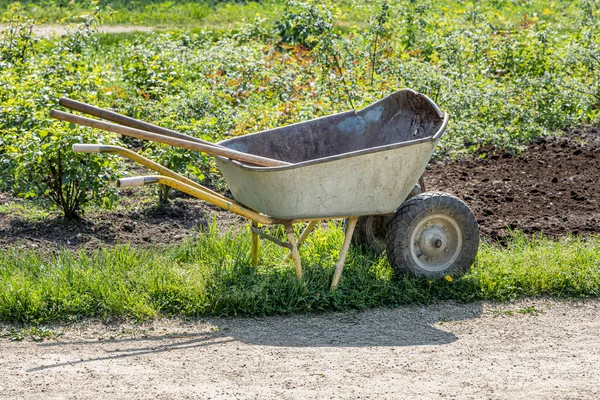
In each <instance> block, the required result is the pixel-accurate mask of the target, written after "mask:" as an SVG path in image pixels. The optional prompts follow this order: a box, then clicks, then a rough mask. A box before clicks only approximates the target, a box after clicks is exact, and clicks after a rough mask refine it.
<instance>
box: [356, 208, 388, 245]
mask: <svg viewBox="0 0 600 400" xmlns="http://www.w3.org/2000/svg"><path fill="white" fill-rule="evenodd" d="M391 220H392V217H391V216H389V215H367V216H366V217H360V218H358V221H357V222H356V228H354V235H352V244H354V245H357V246H364V247H367V248H369V249H371V250H373V251H374V252H376V253H378V254H380V253H383V252H384V251H385V248H386V237H387V231H388V227H389V225H390V221H391Z"/></svg>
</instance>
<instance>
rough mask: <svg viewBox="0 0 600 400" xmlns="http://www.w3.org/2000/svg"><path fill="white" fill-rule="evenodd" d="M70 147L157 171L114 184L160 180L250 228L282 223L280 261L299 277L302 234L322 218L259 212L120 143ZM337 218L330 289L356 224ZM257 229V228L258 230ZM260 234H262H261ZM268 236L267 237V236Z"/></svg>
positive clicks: (255, 243) (254, 250)
mask: <svg viewBox="0 0 600 400" xmlns="http://www.w3.org/2000/svg"><path fill="white" fill-rule="evenodd" d="M73 150H74V151H79V152H88V153H112V154H118V155H120V156H122V157H125V158H127V159H129V160H132V161H135V162H137V163H139V164H141V165H143V166H145V167H147V168H149V169H151V170H153V171H156V172H158V173H159V174H160V175H146V176H139V177H134V178H123V179H119V180H118V181H117V185H118V186H120V187H132V186H142V185H148V184H161V185H166V186H169V187H171V188H173V189H177V190H179V191H182V192H184V193H187V194H189V195H190V196H194V197H196V198H199V199H201V200H204V201H206V202H208V203H210V204H213V205H216V206H218V207H221V208H222V209H224V210H226V211H231V212H233V213H235V214H238V215H241V216H242V217H245V218H247V219H249V220H250V221H252V226H253V227H254V228H258V227H259V225H283V226H284V227H285V233H286V236H287V241H288V243H289V245H290V247H291V250H290V252H289V254H288V255H287V256H286V257H285V259H284V262H285V261H288V260H289V259H290V258H291V259H292V261H293V264H294V268H295V270H296V276H297V277H298V280H301V279H302V263H301V261H300V252H299V247H300V246H301V245H302V243H303V242H304V241H305V240H306V238H307V237H308V236H309V235H310V233H311V232H312V231H313V230H314V228H315V227H316V226H317V224H318V221H320V220H322V218H304V219H294V220H280V219H276V218H272V217H269V216H267V215H264V214H260V213H258V212H256V211H254V210H252V209H250V208H248V207H245V206H244V205H243V204H241V203H238V202H236V201H234V200H231V199H229V198H227V197H225V196H223V195H221V194H219V193H217V192H215V191H212V190H210V189H209V188H207V187H204V186H202V185H200V184H198V183H196V182H194V181H192V180H191V179H188V178H186V177H185V176H183V175H180V174H178V173H176V172H174V171H172V170H170V169H168V168H166V167H164V166H162V165H160V164H157V163H155V162H154V161H152V160H150V159H148V158H146V157H144V156H141V155H139V154H138V153H136V152H134V151H131V150H129V149H126V148H124V147H119V146H108V145H75V146H73ZM338 218H348V220H349V222H348V225H347V227H346V235H345V239H344V244H343V245H342V249H341V251H340V258H339V261H338V263H337V265H336V269H335V273H334V276H333V280H332V282H331V289H332V290H333V289H335V288H336V286H337V285H338V283H339V281H340V278H341V275H342V270H343V268H344V264H345V261H346V256H347V254H348V249H349V247H350V240H351V238H352V234H353V233H354V228H355V226H356V221H357V220H358V217H354V216H348V217H341V216H338V217H332V218H330V219H338ZM299 222H308V225H307V226H306V228H305V229H304V231H303V232H302V233H301V234H300V236H299V238H298V240H296V237H295V234H294V228H293V225H294V224H295V223H299ZM259 233H260V232H259ZM263 236H264V235H263ZM267 239H268V238H267ZM259 246H260V241H259V235H258V234H257V233H255V232H254V231H253V232H252V245H251V259H252V263H253V264H254V265H258V253H259Z"/></svg>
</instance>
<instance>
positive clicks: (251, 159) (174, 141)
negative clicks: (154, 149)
mask: <svg viewBox="0 0 600 400" xmlns="http://www.w3.org/2000/svg"><path fill="white" fill-rule="evenodd" d="M50 116H51V117H53V118H56V119H59V120H61V121H67V122H72V123H74V124H77V125H83V126H89V127H90V128H96V129H101V130H104V131H108V132H113V133H118V134H121V135H126V136H131V137H134V138H138V139H144V140H150V141H152V142H157V143H164V144H169V145H171V146H175V147H181V148H183V149H188V150H195V151H201V152H203V153H206V154H210V155H212V156H221V157H226V158H230V159H232V160H237V161H241V162H245V163H248V164H253V165H260V166H263V167H280V166H285V165H291V164H290V163H287V162H285V161H279V160H273V159H270V158H265V157H261V156H257V155H254V154H248V153H242V152H239V151H235V150H232V149H229V148H227V147H223V146H215V145H212V144H203V143H196V142H191V141H189V140H183V139H178V138H172V137H168V136H165V135H160V134H157V133H151V132H148V131H143V130H140V129H135V128H128V127H126V126H122V125H117V124H111V123H109V122H103V121H98V120H95V119H91V118H86V117H80V116H78V115H74V114H69V113H65V112H62V111H58V110H51V111H50Z"/></svg>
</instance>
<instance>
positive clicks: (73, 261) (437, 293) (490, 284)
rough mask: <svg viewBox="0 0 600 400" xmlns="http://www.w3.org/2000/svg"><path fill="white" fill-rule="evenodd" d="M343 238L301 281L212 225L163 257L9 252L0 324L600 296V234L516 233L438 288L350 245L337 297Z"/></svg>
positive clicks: (270, 253) (0, 257) (306, 255)
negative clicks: (334, 280)
mask: <svg viewBox="0 0 600 400" xmlns="http://www.w3.org/2000/svg"><path fill="white" fill-rule="evenodd" d="M343 237H344V235H343V231H342V228H341V224H337V223H330V224H328V226H327V227H321V228H319V229H317V230H316V231H315V232H314V233H313V234H312V235H311V236H310V237H309V238H308V240H307V241H306V242H305V244H304V245H303V247H302V252H301V256H302V263H303V266H304V278H303V281H302V283H299V282H298V280H297V279H296V276H295V274H294V271H293V268H292V266H291V264H288V263H286V264H282V263H281V260H282V259H283V257H284V255H285V251H284V249H282V248H281V247H279V246H277V245H275V244H272V243H270V242H263V246H262V250H261V258H260V264H259V266H258V267H254V266H253V265H252V263H251V261H250V251H249V250H250V235H249V231H248V232H238V233H233V232H227V233H225V234H221V233H220V232H219V230H218V228H217V226H216V225H214V224H213V225H212V226H211V227H210V231H209V232H204V233H199V234H198V236H197V238H196V239H194V240H188V241H186V242H185V243H183V244H181V245H177V246H169V247H166V248H147V249H139V248H130V247H127V246H117V247H113V248H108V249H99V250H96V251H93V252H86V251H80V252H77V253H74V252H71V251H68V250H62V251H60V252H58V253H56V254H48V255H41V254H39V253H36V252H33V251H27V250H23V249H11V250H7V251H4V252H1V253H0V320H2V321H8V322H26V323H34V324H43V323H46V322H50V321H57V320H62V321H74V320H79V319H82V318H86V317H102V318H115V317H116V318H135V319H140V320H141V319H147V318H153V317H158V316H183V317H198V316H209V315H211V316H233V315H267V314H288V313H293V312H322V311H345V310H353V309H364V308H369V307H381V306H396V305H400V304H428V303H431V302H435V301H440V300H455V301H461V302H463V301H481V300H486V301H507V300H512V299H517V298H521V297H526V296H529V297H545V296H552V297H558V298H589V297H598V296H600V264H599V261H598V260H600V239H598V238H595V237H590V238H587V239H581V238H563V239H561V240H551V239H548V238H544V237H535V238H532V239H529V238H526V237H524V236H522V235H520V234H518V233H516V234H514V236H513V237H512V238H510V239H509V241H508V244H507V246H506V247H499V246H496V245H494V244H491V243H483V244H482V246H481V248H480V252H479V255H478V257H477V259H476V262H475V265H474V266H473V267H472V269H471V271H469V272H468V273H466V274H464V275H454V276H452V277H450V276H447V277H445V278H443V279H437V280H428V279H419V278H415V277H413V276H410V275H408V276H404V277H402V278H396V277H395V275H394V274H393V272H392V269H391V268H390V266H389V264H388V262H387V260H386V259H385V257H381V256H380V255H377V254H373V253H364V252H362V251H361V250H360V249H359V248H354V247H353V248H351V249H350V253H349V258H348V261H347V264H346V267H345V269H344V275H343V276H342V280H341V283H340V286H339V287H338V290H336V291H335V292H332V291H330V290H329V284H330V280H331V276H332V274H333V270H334V268H335V264H336V261H337V257H338V254H339V248H340V246H341V242H342V241H343ZM538 311H539V310H537V309H535V310H534V309H533V308H525V309H522V310H519V311H518V312H521V313H526V314H533V313H537V312H538ZM510 314H512V312H511V313H505V312H499V313H498V315H510Z"/></svg>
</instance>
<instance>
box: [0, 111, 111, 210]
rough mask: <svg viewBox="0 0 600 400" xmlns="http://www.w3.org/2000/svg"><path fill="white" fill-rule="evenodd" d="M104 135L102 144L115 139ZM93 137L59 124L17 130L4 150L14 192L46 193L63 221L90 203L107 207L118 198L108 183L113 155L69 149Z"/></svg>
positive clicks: (26, 194)
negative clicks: (11, 164) (10, 161)
mask: <svg viewBox="0 0 600 400" xmlns="http://www.w3.org/2000/svg"><path fill="white" fill-rule="evenodd" d="M103 136H104V137H103V143H104V144H111V143H115V138H114V136H113V137H107V135H103ZM97 141H98V138H96V137H95V136H94V135H93V133H92V132H91V131H90V130H89V129H87V128H75V127H74V126H71V127H69V128H65V127H64V124H63V123H60V122H53V123H52V124H51V125H49V126H48V127H45V128H40V129H35V130H31V131H28V132H24V133H22V134H20V135H19V137H18V138H14V141H13V145H12V146H10V147H9V148H8V149H7V150H8V151H9V156H12V158H13V159H14V161H15V163H16V164H17V167H16V168H15V170H14V172H13V173H14V182H15V185H16V187H15V189H16V191H17V193H19V194H20V195H21V196H23V197H47V198H48V199H49V200H50V201H51V202H52V203H53V204H54V205H55V206H56V207H58V208H59V209H60V210H61V211H62V212H63V214H64V216H65V217H66V218H68V219H73V218H77V217H79V215H81V213H82V211H83V206H84V205H86V204H87V203H89V202H90V201H96V202H98V203H101V204H102V205H104V206H110V205H111V204H112V203H113V202H114V201H115V200H116V199H117V191H116V188H115V185H114V184H113V182H114V180H115V179H116V178H117V173H118V170H119V169H118V167H119V164H118V162H117V159H116V158H115V157H110V156H107V155H91V154H81V155H80V154H76V153H73V151H72V149H71V148H72V146H73V144H75V143H82V142H85V143H96V142H97Z"/></svg>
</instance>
